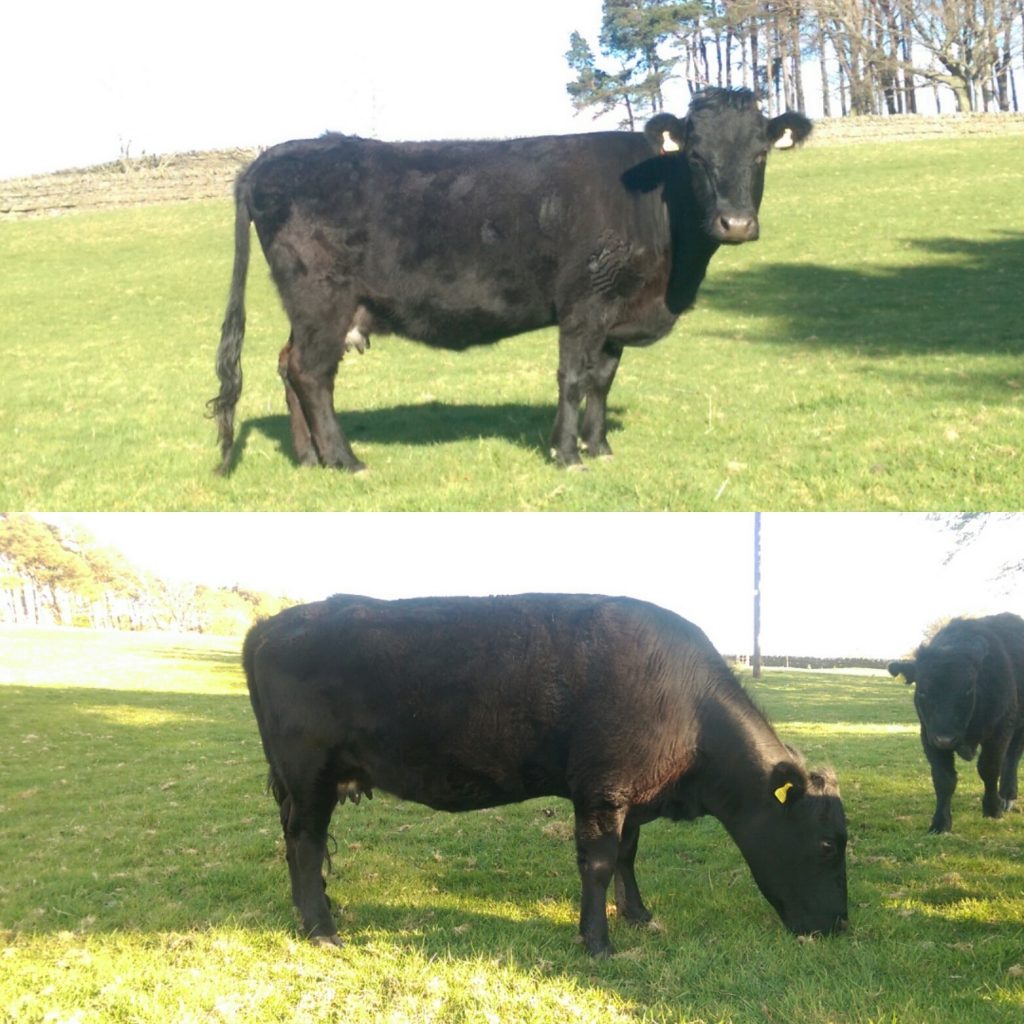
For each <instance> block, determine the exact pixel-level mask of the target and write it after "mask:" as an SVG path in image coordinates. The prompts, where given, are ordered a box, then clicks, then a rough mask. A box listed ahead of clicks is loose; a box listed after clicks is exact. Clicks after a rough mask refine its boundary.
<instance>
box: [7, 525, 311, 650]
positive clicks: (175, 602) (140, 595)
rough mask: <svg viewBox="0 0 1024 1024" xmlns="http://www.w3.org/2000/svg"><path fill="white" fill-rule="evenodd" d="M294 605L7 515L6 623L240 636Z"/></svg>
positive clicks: (89, 539) (48, 526)
mask: <svg viewBox="0 0 1024 1024" xmlns="http://www.w3.org/2000/svg"><path fill="white" fill-rule="evenodd" d="M290 604H294V602H293V601H291V600H289V599H287V598H281V597H275V596H272V595H269V594H263V593H259V592H257V591H252V590H247V589H244V588H242V587H230V588H218V587H207V586H203V585H201V584H193V583H183V584H175V583H170V582H168V581H166V580H163V579H160V578H158V577H156V576H155V575H153V574H152V573H147V572H143V571H140V570H139V569H138V568H137V567H135V566H134V565H132V564H131V563H130V562H129V561H128V560H127V559H126V558H125V557H124V556H123V555H122V554H121V553H120V552H118V551H114V550H110V549H106V548H102V547H99V546H98V545H96V544H95V543H94V542H93V541H92V539H91V538H90V537H89V536H88V535H87V534H85V533H82V532H80V531H76V530H65V529H62V528H60V527H58V526H55V525H53V524H51V523H47V522H45V521H43V520H40V519H37V518H35V517H33V516H29V515H10V514H0V623H4V624H6V625H33V626H48V625H55V626H85V627H91V628H95V629H124V630H151V629H155V630H174V631H184V632H196V633H223V634H233V633H238V632H241V631H243V630H244V629H246V628H247V627H248V626H249V625H250V624H251V623H252V622H253V621H254V620H255V619H257V618H259V617H262V616H266V615H272V614H273V613H274V612H277V611H280V610H281V609H282V608H284V607H286V606H288V605H290Z"/></svg>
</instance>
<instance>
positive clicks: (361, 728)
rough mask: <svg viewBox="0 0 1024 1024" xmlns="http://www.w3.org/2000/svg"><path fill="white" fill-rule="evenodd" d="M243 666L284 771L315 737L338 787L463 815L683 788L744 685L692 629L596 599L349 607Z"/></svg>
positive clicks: (368, 602)
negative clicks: (362, 785) (727, 691)
mask: <svg viewBox="0 0 1024 1024" xmlns="http://www.w3.org/2000/svg"><path fill="white" fill-rule="evenodd" d="M246 668H247V673H248V675H249V685H250V690H251V691H252V692H253V694H254V696H253V704H254V708H256V712H257V718H258V720H259V722H260V730H261V733H262V735H263V738H264V745H265V748H266V749H267V751H268V759H270V760H271V764H272V765H273V759H274V756H281V754H280V752H281V751H282V750H284V749H285V748H287V746H288V744H289V743H290V742H291V741H290V737H295V736H302V737H303V739H302V742H303V744H304V745H305V746H306V747H310V748H320V749H328V750H330V751H331V755H330V759H331V770H332V771H333V772H334V773H335V774H336V775H337V777H338V778H349V777H351V778H359V779H363V780H365V782H366V784H368V785H372V786H374V787H378V788H381V789H384V790H386V791H390V792H393V793H395V794H396V795H398V796H402V797H405V798H407V799H413V800H417V801H419V802H423V803H427V804H429V805H431V806H435V807H440V808H444V809H453V810H458V809H468V808H470V807H481V806H490V805H493V804H498V803H505V802H512V801H518V800H523V799H526V798H528V797H532V796H540V795H560V796H571V795H572V792H573V789H574V787H575V786H576V785H577V784H578V783H579V781H580V780H581V779H582V778H584V777H585V778H586V780H587V785H588V786H591V787H593V786H598V787H600V786H613V787H614V786H626V785H632V786H640V787H643V786H648V787H650V786H651V785H653V780H655V779H657V780H659V783H658V784H664V783H667V782H670V781H671V780H672V779H673V778H674V777H678V776H679V775H680V774H681V773H682V772H683V771H684V770H685V769H686V768H687V767H689V766H690V765H691V764H692V759H693V752H694V750H695V749H696V746H697V731H698V724H697V708H698V705H699V703H700V702H701V700H702V699H705V698H707V697H709V696H711V695H712V694H713V692H714V691H715V690H716V688H722V687H724V688H728V687H729V686H730V684H731V685H736V684H735V682H734V680H732V677H731V674H729V673H728V670H727V669H726V668H725V666H724V663H722V661H721V659H720V658H719V656H718V655H717V653H716V652H715V651H714V649H713V648H712V646H711V644H710V642H709V641H708V640H707V638H706V637H705V636H704V634H703V633H702V632H701V631H700V630H699V629H697V627H695V626H692V624H690V623H688V622H686V621H685V620H683V619H681V618H679V617H678V616H676V615H673V614H672V613H670V612H666V611H664V610H662V609H659V608H656V607H655V606H653V605H647V604H645V603H643V602H639V601H633V600H631V599H625V598H599V597H590V596H585V595H583V596H580V595H572V596H567V595H520V596H517V597H506V598H491V599H483V598H464V599H460V598H424V599H412V600H407V601H375V600H372V599H367V598H355V597H336V598H332V599H329V600H328V601H325V602H320V603H319V604H312V605H306V606H300V607H298V608H293V609H290V610H289V611H287V612H284V613H282V614H281V615H279V616H277V617H275V618H274V619H271V620H268V621H267V622H265V623H262V624H260V625H259V626H257V627H255V628H254V630H253V631H252V633H251V634H250V638H249V640H248V641H247V644H246ZM288 756H298V754H297V753H293V754H289V755H288ZM631 795H632V796H634V797H635V796H636V794H631ZM648 795H650V794H648Z"/></svg>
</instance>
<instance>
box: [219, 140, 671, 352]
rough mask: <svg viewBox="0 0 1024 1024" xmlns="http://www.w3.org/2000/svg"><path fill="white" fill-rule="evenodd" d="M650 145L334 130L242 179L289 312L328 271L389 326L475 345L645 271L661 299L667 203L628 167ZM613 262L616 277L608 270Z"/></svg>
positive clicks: (263, 159) (283, 149) (262, 161)
mask: <svg viewBox="0 0 1024 1024" xmlns="http://www.w3.org/2000/svg"><path fill="white" fill-rule="evenodd" d="M650 155H651V150H650V147H649V144H648V143H647V142H646V141H645V139H644V137H643V135H642V134H639V133H629V132H600V133H590V134H583V135H576V136H546V137H538V138H528V139H510V140H495V141H465V142H459V141H453V142H443V143H438V142H423V143H384V142H377V141H375V140H368V139H359V138H353V137H348V136H328V137H325V138H323V139H314V140H308V141H299V142H290V143H285V144H283V145H282V146H279V147H274V148H273V149H270V150H268V151H267V152H266V153H264V154H263V155H262V156H260V157H259V158H258V159H257V160H256V161H255V162H254V163H253V164H252V165H251V166H250V168H249V169H248V170H247V171H246V172H245V173H244V174H243V178H242V180H241V181H240V185H239V187H240V188H241V189H243V190H244V191H245V192H246V195H247V197H248V202H249V207H250V211H251V215H252V217H253V220H254V222H255V224H256V229H257V233H258V234H259V237H260V241H261V244H262V246H263V249H264V252H265V254H266V256H267V260H268V262H269V263H270V266H271V270H272V273H273V275H274V279H275V282H276V284H277V285H278V288H279V290H280V291H281V294H282V299H283V301H284V303H285V306H286V309H289V313H290V315H291V314H292V313H294V314H296V315H298V314H299V312H300V310H299V309H298V307H296V308H295V309H291V308H290V307H291V306H292V305H295V304H296V302H298V301H299V300H298V297H297V296H295V295H293V291H294V289H295V287H296V283H297V282H299V281H300V280H301V278H302V276H303V275H305V274H308V273H310V272H313V273H314V274H315V273H317V272H320V273H321V274H329V275H330V276H331V277H332V278H334V279H338V280H344V281H345V282H346V287H347V288H349V289H351V293H352V295H353V296H354V298H355V300H357V301H359V302H361V303H364V304H365V305H366V306H367V307H368V308H370V309H372V311H373V313H374V316H375V318H376V319H377V320H378V321H379V323H380V325H381V326H382V327H386V328H387V329H389V330H393V331H396V332H397V333H399V334H402V335H404V336H406V337H409V338H414V339H416V340H419V341H424V342H427V343H429V344H434V345H440V346H444V347H452V348H464V347H467V346H469V345H473V344H477V343H480V342H489V341H494V340H497V339H499V338H503V337H508V336H509V335H512V334H516V333H520V332H523V331H527V330H532V329H535V328H538V327H543V326H547V325H550V324H554V323H556V322H558V320H559V317H560V314H561V313H562V312H564V311H565V310H566V309H567V308H569V307H571V306H572V305H575V304H577V303H579V302H581V301H582V300H584V299H585V298H586V297H587V296H593V297H594V298H595V299H598V300H600V301H602V302H607V301H608V300H609V299H616V301H617V300H618V298H619V297H617V296H615V295H614V294H613V292H614V289H615V288H622V289H629V288H637V287H638V285H637V284H636V283H635V282H639V281H641V280H643V281H649V282H650V285H649V286H650V287H651V288H653V289H654V292H656V293H658V298H661V296H662V295H663V294H664V289H665V287H666V285H667V277H668V262H667V261H668V244H669V237H668V224H667V215H666V213H665V210H664V205H663V203H662V202H661V200H660V197H658V196H655V195H647V196H645V195H637V194H630V193H628V192H627V191H626V189H625V187H624V186H623V184H622V182H621V181H620V178H621V175H622V174H623V173H624V172H625V171H626V170H627V169H628V168H630V167H631V166H634V165H635V164H637V163H639V162H640V161H642V160H644V159H647V158H649V157H650ZM627 243H628V248H629V252H628V253H627V254H625V255H621V254H620V253H619V252H618V251H617V249H618V248H620V247H622V246H624V245H627ZM595 261H596V262H595ZM602 261H610V262H611V264H612V265H614V267H615V268H616V273H617V274H618V277H617V278H615V275H614V274H613V275H611V278H610V282H605V280H604V277H602V274H604V275H605V276H608V272H607V271H606V270H605V269H604V268H603V266H602ZM619 261H621V262H622V263H623V266H624V267H625V268H626V269H625V270H620V269H619V268H618V263H619ZM602 287H607V288H611V289H612V293H609V294H601V291H600V289H601V288H602ZM645 301H647V299H646V298H645Z"/></svg>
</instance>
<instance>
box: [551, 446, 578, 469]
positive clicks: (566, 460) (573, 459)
mask: <svg viewBox="0 0 1024 1024" xmlns="http://www.w3.org/2000/svg"><path fill="white" fill-rule="evenodd" d="M548 455H550V456H551V461H552V462H553V463H554V464H555V465H556V466H559V467H560V468H561V469H586V466H584V465H583V461H582V460H581V459H580V453H579V452H578V451H576V449H575V448H574V449H573V450H572V451H571V452H563V451H560V450H559V449H558V448H551V449H549V450H548Z"/></svg>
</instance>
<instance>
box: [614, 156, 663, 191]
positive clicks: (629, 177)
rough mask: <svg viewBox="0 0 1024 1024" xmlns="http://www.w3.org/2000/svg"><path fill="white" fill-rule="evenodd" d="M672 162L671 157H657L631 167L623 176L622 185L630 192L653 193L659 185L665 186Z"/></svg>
mask: <svg viewBox="0 0 1024 1024" xmlns="http://www.w3.org/2000/svg"><path fill="white" fill-rule="evenodd" d="M670 160H671V157H667V156H656V157H652V158H651V159H650V160H645V161H644V162H643V163H642V164H637V165H636V166H635V167H630V169H629V170H628V171H626V172H625V173H624V174H623V175H622V184H623V185H625V186H626V188H627V189H629V191H630V192H653V191H654V190H655V189H656V188H657V187H658V186H659V185H664V184H665V182H666V180H667V178H668V173H669V170H670Z"/></svg>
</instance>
